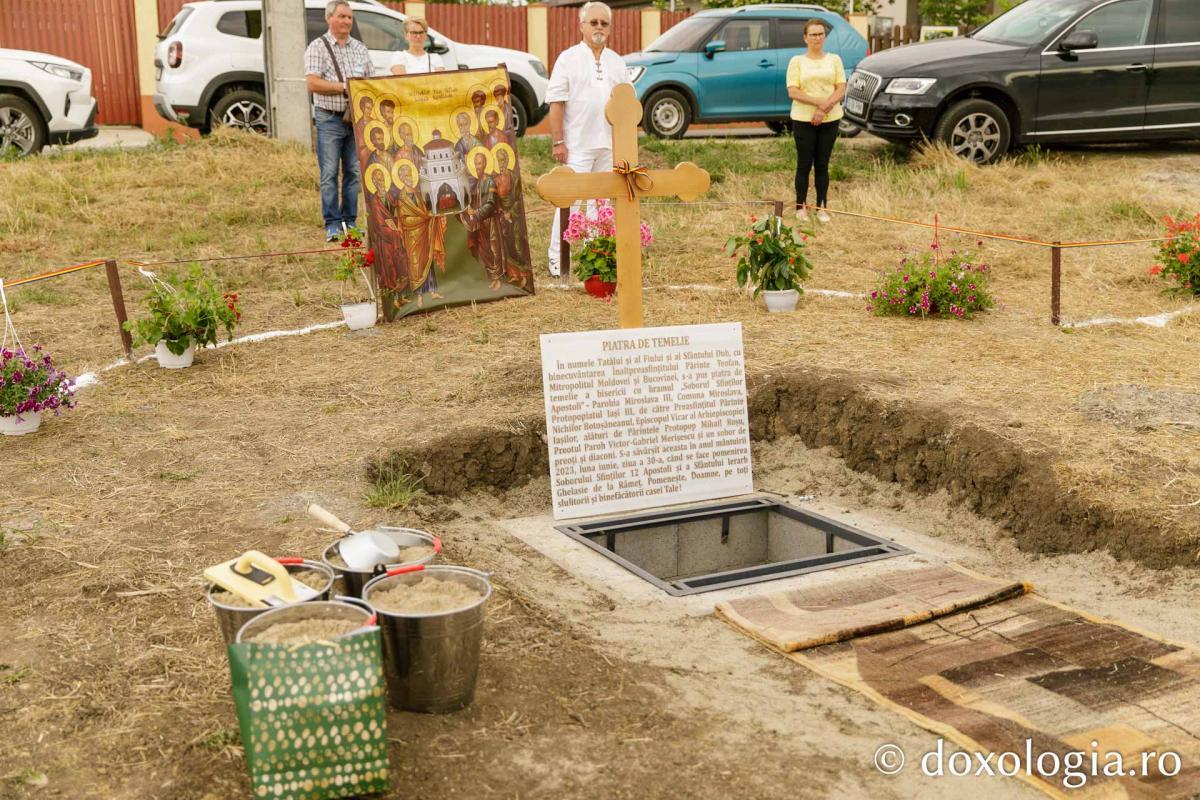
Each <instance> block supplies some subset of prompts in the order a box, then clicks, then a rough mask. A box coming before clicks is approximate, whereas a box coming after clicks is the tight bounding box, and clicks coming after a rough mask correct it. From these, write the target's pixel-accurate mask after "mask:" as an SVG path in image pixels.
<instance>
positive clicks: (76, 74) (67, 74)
mask: <svg viewBox="0 0 1200 800" xmlns="http://www.w3.org/2000/svg"><path fill="white" fill-rule="evenodd" d="M29 63H30V64H33V65H34V66H35V67H37V68H38V69H43V70H45V71H46V72H49V73H50V74H51V75H57V76H58V77H60V78H66V79H67V80H69V81H81V80H83V72H82V71H81V70H77V69H72V68H71V67H68V66H65V65H63V64H50V63H48V62H46V61H30V62H29Z"/></svg>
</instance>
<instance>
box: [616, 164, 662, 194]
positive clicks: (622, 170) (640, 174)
mask: <svg viewBox="0 0 1200 800" xmlns="http://www.w3.org/2000/svg"><path fill="white" fill-rule="evenodd" d="M613 172H615V173H617V174H618V175H620V176H621V177H622V178H624V179H625V191H626V192H627V193H628V194H629V199H630V201H632V200H633V198H634V197H635V194H636V192H635V190H636V191H642V192H648V191H650V190H651V189H653V188H654V181H653V180H652V179H651V178H650V171H649V170H648V169H646V168H645V167H643V166H641V165H640V164H638V165H636V166H631V165H630V163H629V162H628V161H618V162H616V164H614V165H613Z"/></svg>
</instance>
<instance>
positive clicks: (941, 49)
mask: <svg viewBox="0 0 1200 800" xmlns="http://www.w3.org/2000/svg"><path fill="white" fill-rule="evenodd" d="M847 83H848V85H847V87H846V100H845V107H846V116H847V117H849V119H850V120H851V121H852V122H854V123H856V124H857V125H859V126H861V127H863V128H866V129H867V130H868V131H870V132H871V133H873V134H875V135H876V136H880V137H882V138H884V139H888V140H891V141H912V140H914V139H921V138H925V139H931V140H932V139H937V140H941V141H944V142H946V144H948V145H949V146H950V147H951V149H953V150H954V152H955V153H957V154H959V155H961V156H963V157H964V158H970V159H973V160H974V161H977V162H979V163H982V164H987V163H990V162H992V161H995V160H996V159H998V158H1000V156H1002V155H1004V153H1005V152H1006V151H1007V150H1008V149H1009V147H1010V146H1012V145H1014V144H1030V143H1068V142H1070V143H1080V142H1129V141H1144V140H1148V139H1179V138H1192V137H1200V0H1025V2H1023V3H1021V4H1020V5H1018V6H1016V7H1015V8H1013V9H1012V10H1011V11H1009V12H1007V13H1006V14H1003V15H1001V16H999V17H997V18H996V19H994V20H992V21H991V22H989V23H988V24H986V25H984V26H983V27H982V28H980V29H979V30H977V31H975V32H974V33H972V34H971V35H970V36H966V37H962V38H953V39H939V40H935V41H932V42H924V43H922V44H914V45H909V46H907V47H899V48H896V49H894V50H886V51H884V52H881V53H878V54H876V55H873V56H869V57H867V58H866V59H864V60H863V61H861V62H859V65H858V68H857V69H856V70H855V71H854V72H853V73H852V74H851V75H850V78H849V80H848V82H847Z"/></svg>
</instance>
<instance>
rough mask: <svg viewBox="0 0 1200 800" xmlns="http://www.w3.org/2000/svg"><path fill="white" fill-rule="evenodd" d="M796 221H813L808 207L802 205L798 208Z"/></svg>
mask: <svg viewBox="0 0 1200 800" xmlns="http://www.w3.org/2000/svg"><path fill="white" fill-rule="evenodd" d="M796 222H812V217H811V216H810V215H809V213H808V208H807V207H804V206H802V207H800V208H797V209H796Z"/></svg>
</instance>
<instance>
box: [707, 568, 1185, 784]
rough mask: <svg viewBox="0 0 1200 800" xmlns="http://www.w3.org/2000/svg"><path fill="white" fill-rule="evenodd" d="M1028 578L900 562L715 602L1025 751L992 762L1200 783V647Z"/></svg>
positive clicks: (919, 716) (904, 699)
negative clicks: (1058, 596) (1095, 613)
mask: <svg viewBox="0 0 1200 800" xmlns="http://www.w3.org/2000/svg"><path fill="white" fill-rule="evenodd" d="M1028 590H1029V587H1028V586H1027V585H1026V584H1022V583H1013V582H1006V581H999V580H996V579H992V578H986V577H984V576H980V575H975V574H974V573H971V572H969V571H967V570H965V569H962V568H960V567H956V566H948V567H930V568H921V569H907V570H905V569H900V570H893V571H889V572H887V573H884V574H881V575H876V576H872V577H869V578H859V579H852V580H847V581H841V582H835V583H828V584H823V585H821V586H815V587H810V588H806V589H800V590H794V591H787V592H779V593H775V594H768V595H762V596H758V597H752V598H748V599H744V600H736V601H731V602H727V603H720V604H718V606H717V609H716V613H717V616H719V617H721V618H723V619H725V620H726V621H727V622H729V623H730V624H731V625H733V626H734V627H735V628H737V629H739V630H741V631H743V632H744V633H747V634H748V635H750V636H752V637H754V638H755V639H757V640H759V641H761V642H763V643H764V644H767V645H768V646H769V647H772V648H773V649H776V650H778V651H780V652H783V653H785V654H787V655H788V657H789V658H791V659H792V660H794V661H797V662H799V663H800V664H802V665H804V666H805V667H808V668H809V669H811V670H813V671H814V672H816V673H818V674H820V675H823V676H824V677H826V678H829V679H831V680H833V681H836V682H837V683H840V684H842V685H843V686H846V687H848V688H851V689H854V690H855V691H858V692H861V693H862V694H864V695H866V696H868V697H870V698H872V699H873V700H875V701H876V702H878V703H880V704H882V705H884V706H887V707H889V708H891V709H893V710H895V711H897V712H899V713H901V714H903V715H904V716H906V717H908V718H909V719H911V720H913V721H914V722H916V723H917V724H919V725H921V726H922V727H925V728H927V729H929V730H932V731H934V732H936V733H938V734H940V735H942V736H944V737H945V738H947V739H950V740H952V741H954V742H956V743H958V744H959V745H960V746H962V747H963V748H964V749H966V750H968V751H975V752H978V753H983V754H987V753H994V754H997V755H998V756H999V755H1000V754H1008V753H1013V754H1016V756H1015V757H1011V758H1005V759H1003V760H1002V762H1001V763H998V762H997V761H995V760H993V761H991V762H990V768H991V770H992V771H993V772H994V773H996V774H1008V773H1009V772H1011V771H1013V770H1012V767H1013V765H1014V764H1015V763H1016V762H1017V759H1018V758H1019V760H1020V768H1019V769H1018V770H1016V775H1015V777H1020V778H1021V779H1023V780H1026V781H1028V782H1029V783H1031V784H1032V785H1034V786H1036V787H1037V788H1039V789H1041V790H1042V791H1044V792H1046V793H1047V794H1049V795H1051V796H1056V797H1057V796H1062V797H1066V796H1070V797H1073V798H1078V797H1087V798H1093V797H1168V798H1177V797H1178V798H1188V797H1195V796H1197V794H1198V793H1200V652H1197V651H1196V650H1194V649H1192V648H1189V647H1186V646H1183V645H1178V644H1173V643H1171V642H1167V641H1165V640H1162V639H1160V638H1158V637H1155V636H1152V635H1150V634H1146V633H1142V632H1139V631H1136V630H1133V629H1131V628H1129V627H1126V626H1124V625H1121V624H1119V623H1116V622H1112V621H1108V620H1102V619H1098V618H1095V617H1092V616H1089V615H1087V614H1084V613H1082V612H1080V611H1077V610H1074V609H1071V608H1068V607H1066V606H1062V605H1059V604H1057V603H1054V602H1051V601H1048V600H1046V599H1044V598H1040V597H1037V596H1035V595H1033V594H1028V593H1027V591H1028ZM1166 753H1171V754H1174V756H1172V757H1164V754H1166ZM1043 754H1047V755H1044V757H1043ZM1049 754H1053V755H1049ZM1074 754H1079V755H1074ZM1117 754H1119V757H1118V755H1117ZM1151 754H1152V755H1151ZM1031 759H1032V761H1033V762H1034V763H1032V764H1030V763H1027V762H1028V761H1029V760H1031ZM913 760H915V759H913ZM1039 761H1040V766H1039ZM1076 762H1079V763H1078V764H1076ZM1056 764H1057V768H1053V767H1054V766H1055V765H1056ZM1070 765H1074V766H1070ZM977 766H978V762H977V761H975V760H972V762H971V770H972V774H974V771H975V769H976V767H977ZM998 766H1000V767H1004V768H1005V770H1004V771H1001V770H998V769H997V767H998ZM1039 769H1040V771H1041V772H1042V773H1044V774H1041V775H1039V774H1038V773H1039ZM1093 773H1094V774H1093ZM1172 773H1177V774H1172ZM1072 776H1073V777H1072Z"/></svg>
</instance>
